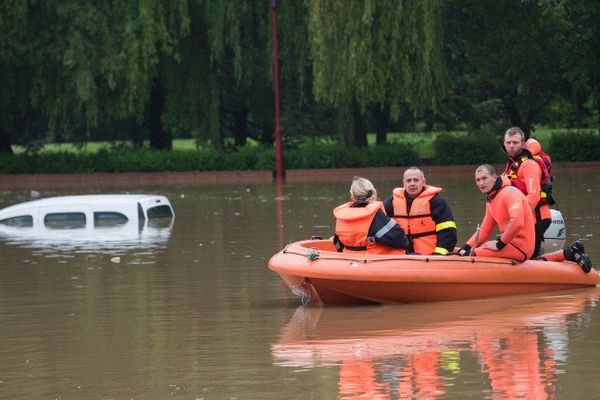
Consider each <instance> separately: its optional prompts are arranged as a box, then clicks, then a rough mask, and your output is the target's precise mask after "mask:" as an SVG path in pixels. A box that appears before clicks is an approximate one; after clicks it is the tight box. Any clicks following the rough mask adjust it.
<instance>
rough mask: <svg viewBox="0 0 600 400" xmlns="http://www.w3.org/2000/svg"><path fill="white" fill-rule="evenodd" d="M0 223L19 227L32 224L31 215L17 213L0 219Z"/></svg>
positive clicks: (28, 226) (29, 226)
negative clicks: (14, 215)
mask: <svg viewBox="0 0 600 400" xmlns="http://www.w3.org/2000/svg"><path fill="white" fill-rule="evenodd" d="M0 224H2V225H8V226H16V227H19V228H31V227H32V226H33V217H32V216H31V215H19V216H16V217H10V218H5V219H3V220H0Z"/></svg>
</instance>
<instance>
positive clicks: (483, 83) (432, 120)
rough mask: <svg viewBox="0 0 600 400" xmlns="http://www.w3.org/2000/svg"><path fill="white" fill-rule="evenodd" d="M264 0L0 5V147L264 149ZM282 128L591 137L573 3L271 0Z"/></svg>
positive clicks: (589, 7) (589, 88)
mask: <svg viewBox="0 0 600 400" xmlns="http://www.w3.org/2000/svg"><path fill="white" fill-rule="evenodd" d="M269 3H270V2H269V1H261V2H256V1H250V0H243V1H239V2H231V1H228V0H166V1H159V0H136V1H130V2H120V1H115V0H108V1H105V2H90V1H83V2H82V1H75V0H64V1H60V2H39V1H24V0H6V1H3V2H2V3H0V84H1V85H2V88H3V90H2V92H1V94H0V152H4V153H9V152H11V145H13V144H19V145H22V146H24V147H26V148H28V149H33V150H35V149H36V148H38V147H39V146H40V145H41V144H42V143H44V142H47V141H67V140H68V141H74V142H85V141H87V140H92V139H105V140H112V139H125V140H132V141H133V142H134V143H136V144H137V145H141V143H142V142H143V141H145V140H148V141H149V143H150V145H151V146H152V147H155V148H162V149H169V148H170V142H171V139H172V137H194V138H196V139H197V141H198V145H199V146H208V147H215V148H217V149H221V150H224V149H226V148H227V147H229V146H232V147H239V146H243V145H244V144H245V143H246V140H247V139H248V138H253V139H255V140H257V141H259V142H263V143H271V142H272V131H273V128H272V127H273V77H272V71H273V69H272V54H271V40H272V37H271V14H270V9H269ZM278 5H279V7H278V14H277V15H278V21H279V37H280V59H279V62H280V63H281V88H282V99H283V104H282V105H283V109H282V111H283V123H284V125H283V129H284V135H285V134H286V132H287V135H286V143H293V142H294V140H296V139H297V137H295V136H294V135H296V136H298V135H302V136H323V137H325V136H327V137H334V138H343V139H344V140H345V142H346V143H347V144H348V145H351V146H364V145H365V144H366V132H367V131H376V132H377V143H385V142H386V133H387V132H388V131H390V130H398V129H402V128H404V127H407V126H411V127H412V128H413V129H416V128H417V127H418V126H421V125H424V126H426V127H428V128H432V127H434V126H436V125H437V126H438V127H441V128H442V129H456V128H458V129H465V128H466V129H473V130H477V129H479V128H481V126H482V125H485V124H489V123H492V124H494V123H495V124H498V125H502V124H510V125H519V126H522V127H523V128H524V129H525V130H526V131H529V130H530V129H531V128H534V127H535V126H536V124H540V123H545V124H563V125H564V124H570V125H578V126H580V127H582V126H589V124H592V123H593V124H595V126H598V121H599V120H600V119H599V114H600V74H599V72H598V70H597V68H596V65H597V64H598V60H599V58H600V53H599V50H598V46H597V45H596V44H597V42H598V39H599V36H600V29H599V28H598V24H597V23H596V21H597V20H598V17H600V6H598V5H597V4H596V3H594V2H589V1H585V0H564V1H555V2H538V1H534V0H524V1H519V2H514V1H509V0H502V1H493V2H492V1H484V2H481V1H473V0H443V1H436V0H421V1H419V0H405V1H396V0H352V1H344V0H303V1H298V2H291V1H279V2H278Z"/></svg>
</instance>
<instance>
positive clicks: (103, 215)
mask: <svg viewBox="0 0 600 400" xmlns="http://www.w3.org/2000/svg"><path fill="white" fill-rule="evenodd" d="M128 221H129V218H127V217H126V216H125V215H123V214H121V213H118V212H112V211H97V212H94V226H95V227H102V226H117V225H125V224H126V223H127V222H128Z"/></svg>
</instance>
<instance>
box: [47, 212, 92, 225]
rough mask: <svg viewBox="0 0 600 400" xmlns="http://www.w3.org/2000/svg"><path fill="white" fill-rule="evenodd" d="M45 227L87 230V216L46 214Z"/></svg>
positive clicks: (82, 214) (69, 213) (80, 214)
mask: <svg viewBox="0 0 600 400" xmlns="http://www.w3.org/2000/svg"><path fill="white" fill-rule="evenodd" d="M44 225H46V226H47V227H48V228H51V229H77V228H85V214H84V213H81V212H63V213H51V214H46V216H45V217H44Z"/></svg>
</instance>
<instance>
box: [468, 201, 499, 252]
mask: <svg viewBox="0 0 600 400" xmlns="http://www.w3.org/2000/svg"><path fill="white" fill-rule="evenodd" d="M487 207H488V206H486V209H487ZM486 211H487V210H486ZM495 226H496V222H495V221H494V219H493V218H492V217H491V216H490V215H489V212H486V213H485V217H483V221H481V224H480V225H479V229H478V230H476V231H475V233H474V234H473V236H471V237H470V238H469V240H467V244H468V245H469V246H471V247H473V248H475V247H477V246H479V245H480V244H482V243H484V242H485V241H486V240H487V238H488V237H489V236H490V234H491V233H492V230H493V229H494V227H495Z"/></svg>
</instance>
